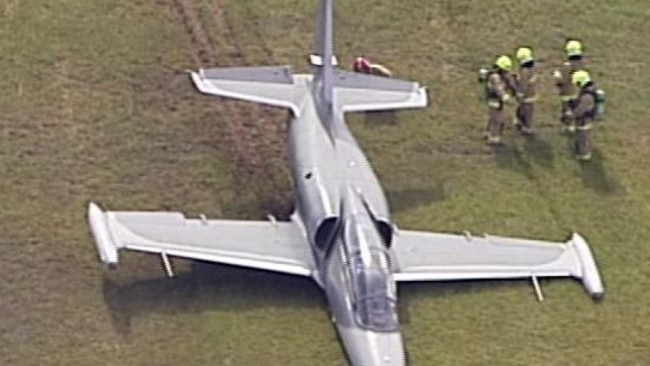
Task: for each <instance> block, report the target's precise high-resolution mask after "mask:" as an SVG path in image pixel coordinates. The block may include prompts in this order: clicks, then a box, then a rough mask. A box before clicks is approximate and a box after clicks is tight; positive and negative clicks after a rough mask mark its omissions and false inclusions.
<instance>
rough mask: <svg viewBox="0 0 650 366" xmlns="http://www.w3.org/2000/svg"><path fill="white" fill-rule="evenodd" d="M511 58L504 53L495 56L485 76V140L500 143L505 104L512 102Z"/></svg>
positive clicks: (489, 142)
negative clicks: (486, 119) (486, 111)
mask: <svg viewBox="0 0 650 366" xmlns="http://www.w3.org/2000/svg"><path fill="white" fill-rule="evenodd" d="M511 71H512V59H511V58H510V57H508V56H506V55H501V56H499V57H497V58H496V60H495V61H494V64H493V65H492V69H491V70H489V71H487V73H486V75H485V76H484V78H485V81H484V83H485V86H484V87H485V99H486V101H487V106H488V124H487V128H486V142H487V143H488V144H489V145H496V144H501V135H502V134H503V129H504V127H505V125H506V121H507V116H506V110H505V109H506V108H505V107H506V104H510V103H512V96H511V92H512V86H513V82H512V75H511V74H510V73H511Z"/></svg>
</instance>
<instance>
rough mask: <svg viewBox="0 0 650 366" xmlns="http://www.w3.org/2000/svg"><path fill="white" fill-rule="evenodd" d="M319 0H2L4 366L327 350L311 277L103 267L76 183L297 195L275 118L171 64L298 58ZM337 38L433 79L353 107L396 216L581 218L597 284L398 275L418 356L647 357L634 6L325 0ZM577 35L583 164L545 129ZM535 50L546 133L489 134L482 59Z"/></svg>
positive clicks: (570, 221)
mask: <svg viewBox="0 0 650 366" xmlns="http://www.w3.org/2000/svg"><path fill="white" fill-rule="evenodd" d="M314 3H315V2H314V1H298V0H256V1H235V0H221V1H219V0H210V1H207V0H203V1H199V0H160V1H156V2H153V1H111V2H102V1H94V0H91V1H75V0H60V1H57V2H43V1H38V0H5V1H4V2H2V3H0V55H2V56H0V90H1V91H2V92H1V93H0V177H1V178H0V258H1V259H2V263H3V265H2V266H1V267H0V278H2V281H0V294H2V296H1V297H0V364H2V365H20V366H22V365H178V364H183V365H205V364H217V365H259V364H265V365H296V366H300V365H317V366H318V365H323V366H324V365H340V364H342V362H343V355H342V353H341V350H340V348H339V345H338V342H337V339H336V336H335V334H334V332H333V329H332V327H331V325H330V324H329V321H328V316H327V313H326V306H325V302H324V299H323V296H322V295H321V294H320V292H319V290H318V289H317V288H316V286H315V285H314V284H312V283H311V282H310V281H308V280H304V279H298V278H292V277H288V276H280V275H273V274H268V273H264V272H250V271H246V270H242V269H237V268H231V267H223V266H211V265H208V264H203V263H192V262H187V261H180V260H179V261H177V267H178V271H179V272H180V276H179V278H177V279H174V280H166V279H163V278H162V277H163V273H162V270H161V269H160V266H159V262H158V259H157V258H155V257H152V256H148V255H142V254H134V253H129V254H125V255H124V256H123V264H122V266H121V270H120V271H118V272H110V273H105V272H104V271H103V270H102V269H101V268H100V266H99V265H98V264H97V261H96V254H95V252H94V249H93V245H92V242H91V238H90V237H89V235H88V229H87V225H86V222H85V211H86V206H87V203H88V202H89V201H90V200H93V201H97V202H101V203H102V204H104V205H105V206H107V207H109V208H113V209H124V210H128V209H132V210H135V209H138V210H142V209H152V210H178V211H183V212H186V213H188V214H190V215H196V214H199V213H205V214H207V215H209V216H212V217H230V218H249V219H257V218H260V217H264V216H265V215H266V213H268V212H273V213H275V214H278V215H283V214H286V213H287V212H289V211H290V209H291V198H290V197H291V189H290V183H289V180H288V174H287V168H286V165H285V158H286V157H285V155H286V152H285V151H284V132H285V125H284V124H285V119H286V114H284V112H282V111H279V110H276V109H269V108H263V107H258V106H253V105H250V104H245V103H236V102H229V101H224V100H220V99H216V98H208V97H205V96H201V95H199V94H198V93H197V92H195V90H194V89H193V88H192V86H191V85H190V82H189V80H188V78H187V75H186V74H185V72H184V70H185V69H188V68H196V67H198V66H209V65H239V64H244V65H255V64H285V63H288V64H293V65H295V68H296V69H297V70H298V71H307V65H306V63H305V60H306V58H305V56H306V55H307V54H308V53H309V52H310V51H311V44H312V36H311V32H312V24H313V9H314V7H315V6H314V5H315V4H314ZM336 5H337V18H336V26H337V28H336V35H337V51H338V52H337V53H338V55H339V58H340V60H341V62H342V63H343V64H344V65H346V64H347V63H349V62H350V61H351V60H352V58H353V57H354V56H355V55H357V54H365V55H367V56H368V57H370V58H372V59H375V60H377V61H379V62H382V63H385V64H386V65H388V66H389V67H391V68H392V69H393V70H394V72H395V73H396V74H397V76H399V77H401V78H409V79H415V80H418V81H420V82H422V83H423V84H425V85H427V86H428V87H429V89H430V92H431V105H430V107H429V108H427V109H426V110H420V111H408V112H399V113H395V114H391V113H388V114H370V115H356V116H350V118H349V123H350V125H351V126H352V128H353V129H354V131H355V134H356V135H357V136H358V139H359V142H360V143H361V145H362V146H363V147H364V149H365V150H366V152H367V154H368V156H369V158H370V159H371V161H372V163H373V165H374V167H375V168H376V170H377V172H378V174H379V176H380V179H381V180H382V182H383V184H384V187H385V189H386V191H387V194H388V196H389V199H390V201H391V204H392V207H393V208H394V218H395V221H396V223H397V224H398V226H400V227H403V228H409V229H421V230H436V231H450V232H460V231H462V230H466V229H467V230H470V231H472V232H476V233H483V232H488V233H492V234H500V235H510V236H523V237H533V238H546V239H551V240H563V239H565V238H566V236H567V235H568V234H569V233H570V231H572V230H577V231H579V232H580V233H582V234H584V236H585V237H586V238H587V239H588V240H589V241H590V243H591V244H592V246H593V248H594V251H595V255H596V257H597V259H598V261H599V263H600V264H601V268H602V271H603V276H604V280H605V285H606V287H607V291H608V294H607V298H606V300H605V301H604V302H602V303H600V304H594V303H592V302H591V301H590V300H589V299H588V297H587V296H586V295H585V293H584V291H583V290H582V289H581V287H580V285H579V283H577V282H573V281H543V282H542V285H543V288H544V290H545V291H546V296H547V300H546V302H545V303H543V304H539V303H537V302H536V300H535V298H534V295H533V291H532V288H531V287H530V286H529V285H528V284H527V283H525V282H505V281H504V282H499V281H488V282H468V283H451V284H410V285H406V286H403V287H401V288H400V295H401V304H400V311H401V317H402V320H403V328H402V329H403V333H404V337H405V340H406V344H407V347H408V350H409V354H410V357H411V360H412V363H413V364H414V365H433V364H435V365H494V364H499V365H647V364H649V363H650V342H649V341H648V334H650V311H649V310H648V309H649V308H648V307H647V306H646V304H648V303H649V302H650V294H649V292H648V291H647V289H648V286H649V285H650V269H649V268H650V267H649V266H648V265H647V264H648V263H650V247H649V246H648V242H649V241H650V224H648V223H649V222H650V170H649V169H648V158H649V156H650V148H649V147H648V146H650V145H649V143H650V132H649V131H650V130H649V129H648V126H647V118H646V114H647V113H646V105H647V103H646V99H647V97H646V93H647V92H648V91H650V76H649V75H648V73H647V70H648V62H647V60H648V59H650V49H649V48H647V47H642V46H639V47H631V46H630V45H643V44H645V35H646V34H647V33H648V32H649V31H650V25H649V23H648V22H647V19H648V16H649V15H650V10H649V9H650V8H648V5H647V2H646V1H641V0H625V1H620V2H611V1H604V0H595V1H592V2H589V3H585V2H582V1H577V0H570V1H564V2H562V1H557V0H543V1H537V2H534V3H533V2H517V1H510V0H504V1H499V2H479V1H469V0H453V1H452V0H447V1H432V0H426V1H424V0H403V1H387V0H372V1H371V0H368V1H357V2H343V1H338V2H337V4H336ZM567 36H576V37H581V38H583V39H584V40H585V41H586V44H587V52H588V54H589V62H590V64H591V67H592V70H593V73H594V75H595V77H596V79H597V81H598V82H599V83H600V85H602V86H603V87H604V88H605V89H606V90H607V93H608V94H607V95H608V98H609V102H608V111H607V113H608V116H607V119H606V121H605V122H604V123H603V124H601V125H599V126H598V128H597V130H596V132H595V139H596V145H597V149H598V152H597V155H596V160H595V161H593V162H592V163H590V164H586V165H581V164H578V163H577V162H575V161H574V160H573V159H572V156H571V152H570V150H569V147H568V146H569V143H568V141H567V139H566V138H565V137H564V136H560V135H559V134H558V133H557V126H556V123H555V118H556V114H557V111H556V108H557V101H556V100H555V98H554V95H553V87H552V85H551V78H550V72H551V71H552V69H553V67H554V66H555V65H557V64H558V63H559V62H561V57H562V54H561V46H562V43H563V40H564V38H565V37H567ZM519 44H528V45H532V46H533V47H535V49H536V51H537V54H538V55H539V59H540V71H541V75H542V83H543V86H542V88H541V89H542V90H541V91H542V99H541V101H540V103H539V106H538V107H539V108H538V114H537V117H536V121H535V123H536V125H537V128H538V131H539V136H538V138H537V139H535V140H525V139H522V138H520V137H517V136H514V134H513V133H512V131H508V136H509V137H508V138H507V145H506V147H504V148H503V149H499V150H492V149H489V148H487V147H485V146H484V145H483V143H482V141H481V131H482V129H483V127H484V119H485V115H484V114H485V111H484V108H483V106H482V105H481V104H480V103H479V102H478V100H477V85H476V84H475V70H476V68H477V67H479V66H481V65H483V64H486V63H488V62H490V60H491V58H492V57H493V56H494V55H496V54H497V53H503V52H512V51H513V50H514V48H515V47H516V46H518V45H519Z"/></svg>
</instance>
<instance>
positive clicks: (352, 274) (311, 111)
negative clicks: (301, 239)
mask: <svg viewBox="0 0 650 366" xmlns="http://www.w3.org/2000/svg"><path fill="white" fill-rule="evenodd" d="M294 78H295V82H296V83H297V84H299V85H301V86H304V87H305V88H306V91H311V92H306V93H304V95H305V97H304V99H303V100H302V101H301V102H300V110H299V111H300V112H299V113H298V114H297V115H295V116H294V118H293V119H292V120H291V122H290V126H289V146H290V152H289V154H290V159H291V167H292V176H293V181H294V186H295V190H296V192H297V202H296V208H297V213H296V215H297V217H295V216H294V219H295V220H297V221H299V223H300V225H301V226H302V227H303V229H304V233H305V235H306V236H307V238H308V240H309V243H310V245H311V249H312V253H313V257H314V262H315V264H316V268H317V270H316V272H315V273H314V279H315V280H316V282H317V283H318V284H319V285H320V286H321V287H322V288H323V290H324V291H325V294H326V296H327V299H328V302H329V305H330V311H331V315H332V321H333V322H334V324H335V326H336V328H337V331H338V334H339V336H340V338H341V341H342V342H343V345H344V347H345V349H346V354H347V356H348V358H349V360H350V362H351V363H352V365H356V366H373V365H377V366H378V365H404V364H405V360H404V359H405V357H404V348H403V343H402V339H401V335H400V333H399V324H398V319H397V311H396V300H397V298H396V289H395V283H394V281H393V279H392V269H391V263H390V260H389V247H390V244H391V241H392V234H393V233H392V230H393V226H392V224H391V222H390V218H389V215H388V207H387V204H386V199H385V196H384V193H383V190H382V188H381V186H380V185H379V182H378V180H377V178H376V176H375V174H374V172H373V171H372V168H371V167H370V164H369V163H368V161H367V159H366V157H365V156H364V154H363V152H362V151H361V149H360V148H359V146H358V144H357V142H356V141H355V139H354V138H353V136H352V134H351V133H350V131H349V129H348V128H347V126H346V125H345V122H344V120H343V113H341V112H340V111H337V110H336V108H330V107H328V105H327V104H326V103H322V101H320V100H319V99H318V93H316V92H315V90H316V89H317V87H318V86H317V85H313V84H314V83H315V82H314V80H313V79H312V76H311V75H295V77H294Z"/></svg>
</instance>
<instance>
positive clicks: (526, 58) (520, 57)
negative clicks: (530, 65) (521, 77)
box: [515, 47, 534, 64]
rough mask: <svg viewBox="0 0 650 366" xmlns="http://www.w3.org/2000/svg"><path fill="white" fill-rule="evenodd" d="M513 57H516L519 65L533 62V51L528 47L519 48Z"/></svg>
mask: <svg viewBox="0 0 650 366" xmlns="http://www.w3.org/2000/svg"><path fill="white" fill-rule="evenodd" d="M515 57H517V61H519V63H520V64H525V63H526V62H530V61H533V60H534V58H533V50H532V49H531V48H530V47H519V48H518V49H517V52H515Z"/></svg>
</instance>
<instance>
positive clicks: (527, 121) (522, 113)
mask: <svg viewBox="0 0 650 366" xmlns="http://www.w3.org/2000/svg"><path fill="white" fill-rule="evenodd" d="M534 106H535V104H534V103H533V102H522V103H519V105H518V106H517V126H518V127H519V129H520V130H521V132H523V133H532V132H533V112H534V110H535V107H534Z"/></svg>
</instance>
